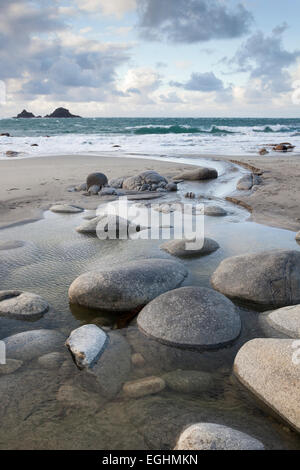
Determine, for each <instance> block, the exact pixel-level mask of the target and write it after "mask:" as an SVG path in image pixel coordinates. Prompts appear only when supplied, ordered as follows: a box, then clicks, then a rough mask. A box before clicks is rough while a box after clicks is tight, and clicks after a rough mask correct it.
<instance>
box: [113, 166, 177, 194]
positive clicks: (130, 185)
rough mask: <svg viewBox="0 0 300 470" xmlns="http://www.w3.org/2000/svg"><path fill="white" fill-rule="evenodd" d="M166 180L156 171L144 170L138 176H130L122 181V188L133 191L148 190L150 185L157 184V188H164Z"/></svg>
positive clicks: (150, 187)
mask: <svg viewBox="0 0 300 470" xmlns="http://www.w3.org/2000/svg"><path fill="white" fill-rule="evenodd" d="M167 184H168V181H167V180H166V178H164V177H163V176H161V175H160V174H159V173H157V172H156V171H152V170H149V171H144V172H143V173H141V174H140V175H138V176H132V177H131V178H127V179H125V180H124V181H123V185H122V187H123V189H128V190H135V191H150V190H151V189H152V185H157V189H158V188H160V189H164V188H166V186H167Z"/></svg>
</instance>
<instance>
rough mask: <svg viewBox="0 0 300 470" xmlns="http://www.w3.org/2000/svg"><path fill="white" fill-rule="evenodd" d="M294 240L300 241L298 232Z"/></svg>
mask: <svg viewBox="0 0 300 470" xmlns="http://www.w3.org/2000/svg"><path fill="white" fill-rule="evenodd" d="M296 240H297V241H300V232H298V233H297V235H296Z"/></svg>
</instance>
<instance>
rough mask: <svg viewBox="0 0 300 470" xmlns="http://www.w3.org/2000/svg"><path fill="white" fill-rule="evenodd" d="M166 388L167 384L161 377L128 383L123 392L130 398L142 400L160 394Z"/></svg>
mask: <svg viewBox="0 0 300 470" xmlns="http://www.w3.org/2000/svg"><path fill="white" fill-rule="evenodd" d="M165 387H166V383H165V381H164V380H163V379H162V378H161V377H145V378H143V379H138V380H132V381H131V382H126V383H125V384H124V386H123V392H124V393H125V395H127V396H128V397H130V398H140V397H144V396H146V395H154V394H156V393H160V392H161V391H162V390H164V388H165Z"/></svg>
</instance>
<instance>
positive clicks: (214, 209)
mask: <svg viewBox="0 0 300 470" xmlns="http://www.w3.org/2000/svg"><path fill="white" fill-rule="evenodd" d="M204 215H208V216H211V217H224V216H225V215H227V212H226V211H225V209H223V208H222V207H220V206H204Z"/></svg>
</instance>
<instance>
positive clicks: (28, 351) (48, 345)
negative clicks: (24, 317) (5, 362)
mask: <svg viewBox="0 0 300 470" xmlns="http://www.w3.org/2000/svg"><path fill="white" fill-rule="evenodd" d="M2 341H4V343H5V346H6V355H7V357H8V358H12V359H20V360H24V361H29V360H31V359H35V358H37V357H40V356H43V355H44V354H48V353H50V352H53V351H59V350H61V349H62V348H63V345H64V336H63V335H62V334H61V333H60V332H59V331H55V330H31V331H24V332H22V333H18V334H16V335H13V336H9V337H7V338H4V339H3V340H2Z"/></svg>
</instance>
